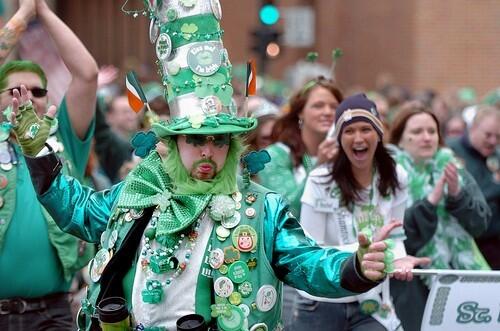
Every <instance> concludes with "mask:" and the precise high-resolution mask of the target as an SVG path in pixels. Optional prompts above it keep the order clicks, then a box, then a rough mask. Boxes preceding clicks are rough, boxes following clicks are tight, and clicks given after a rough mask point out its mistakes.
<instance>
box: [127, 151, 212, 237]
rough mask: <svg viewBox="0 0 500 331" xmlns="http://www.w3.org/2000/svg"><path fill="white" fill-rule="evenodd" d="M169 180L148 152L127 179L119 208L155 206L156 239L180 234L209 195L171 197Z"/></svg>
mask: <svg viewBox="0 0 500 331" xmlns="http://www.w3.org/2000/svg"><path fill="white" fill-rule="evenodd" d="M170 186H171V184H170V178H169V177H168V175H167V174H166V172H165V170H164V169H163V167H162V160H161V158H160V156H159V155H158V153H151V154H150V155H149V156H148V157H147V158H146V159H144V160H143V161H142V162H141V163H140V164H139V165H137V167H136V168H135V169H134V170H132V171H131V172H130V174H129V175H128V176H127V179H126V181H125V184H124V186H123V189H122V191H121V194H120V197H119V199H118V204H117V207H118V208H127V209H144V208H148V207H151V206H158V208H159V210H160V212H161V213H160V216H159V219H158V225H157V228H156V236H157V237H159V236H165V235H170V234H174V233H176V232H179V231H181V230H183V229H185V228H186V227H188V226H189V225H191V224H192V223H193V222H194V221H195V220H196V219H197V218H198V217H199V216H200V214H201V213H202V212H203V211H204V210H205V208H206V207H207V205H208V203H209V202H210V199H211V198H212V195H211V194H182V195H180V194H172V193H171V191H170Z"/></svg>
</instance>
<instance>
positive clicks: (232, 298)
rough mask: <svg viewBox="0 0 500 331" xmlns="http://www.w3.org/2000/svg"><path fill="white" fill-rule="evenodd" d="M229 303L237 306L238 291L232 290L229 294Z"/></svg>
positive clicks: (238, 299) (239, 297) (238, 302)
mask: <svg viewBox="0 0 500 331" xmlns="http://www.w3.org/2000/svg"><path fill="white" fill-rule="evenodd" d="M229 303H231V304H232V305H235V306H238V305H239V304H240V303H241V294H240V293H238V292H233V293H231V295H230V296H229Z"/></svg>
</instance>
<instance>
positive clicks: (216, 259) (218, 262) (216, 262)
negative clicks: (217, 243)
mask: <svg viewBox="0 0 500 331" xmlns="http://www.w3.org/2000/svg"><path fill="white" fill-rule="evenodd" d="M208 261H209V262H208V263H209V264H210V266H211V267H212V268H214V269H219V268H220V267H221V266H222V264H224V252H223V251H222V249H220V248H216V249H214V250H213V251H211V252H210V256H209V258H208Z"/></svg>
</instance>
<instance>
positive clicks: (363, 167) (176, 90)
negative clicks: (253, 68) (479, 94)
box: [0, 0, 500, 331]
mask: <svg viewBox="0 0 500 331" xmlns="http://www.w3.org/2000/svg"><path fill="white" fill-rule="evenodd" d="M180 2H182V6H173V5H171V4H167V3H166V2H165V3H164V6H157V5H155V4H153V2H149V3H148V4H147V6H148V9H147V10H148V12H149V14H150V16H151V17H153V18H154V20H155V21H154V24H157V25H158V26H159V27H160V26H161V27H162V31H170V32H169V33H172V31H174V30H175V29H180V24H178V22H179V21H181V23H182V22H187V23H189V24H192V25H194V26H195V27H197V28H200V29H201V30H202V31H200V32H192V33H191V32H189V33H188V32H186V31H184V32H183V33H182V34H181V33H179V34H173V35H170V36H169V35H168V33H161V34H160V35H159V36H156V37H155V36H154V33H153V32H154V29H153V30H152V31H153V32H150V33H152V34H153V35H152V36H150V37H151V38H153V37H155V38H160V39H161V38H163V39H166V38H169V39H168V40H169V42H170V43H171V44H170V46H169V47H171V48H172V49H170V50H169V52H170V53H169V54H167V55H165V54H163V53H161V51H165V48H162V49H161V51H160V50H158V49H157V56H158V58H159V62H160V63H161V65H162V66H163V67H162V68H165V70H164V71H162V74H163V75H164V77H162V82H164V83H165V86H164V85H162V84H158V83H155V82H149V83H148V84H144V92H145V95H146V98H147V100H148V101H149V105H148V107H149V108H151V109H148V107H144V109H143V110H142V111H141V112H139V113H135V112H133V111H132V108H131V107H130V105H129V101H128V100H129V99H128V97H127V93H130V91H127V89H126V87H125V86H124V84H120V83H119V81H121V80H123V81H124V79H122V78H123V77H122V75H121V74H120V72H121V70H120V69H118V68H116V67H113V66H103V67H101V69H99V67H98V64H97V63H96V61H95V60H94V58H93V57H92V54H91V53H90V52H89V51H88V50H87V49H86V48H85V46H84V45H83V43H82V42H81V41H80V40H79V39H78V37H77V36H76V35H75V34H74V33H73V32H72V31H71V29H70V28H69V27H68V26H67V25H66V24H65V23H64V22H63V21H62V20H61V19H60V18H58V17H57V15H56V14H55V13H54V12H53V11H52V9H51V8H50V7H49V6H48V5H47V3H46V1H45V0H19V7H18V8H19V9H18V10H17V11H16V12H15V14H14V15H13V16H12V17H11V18H10V19H9V20H8V22H7V23H6V24H5V25H4V27H3V28H2V29H1V31H0V61H1V62H2V63H1V66H0V111H1V114H2V115H1V121H2V125H1V127H0V283H1V284H4V285H2V286H0V329H1V330H74V329H76V328H78V329H80V330H101V329H102V330H106V326H107V325H112V326H113V327H116V328H117V330H150V331H152V330H155V331H160V330H176V329H177V330H188V329H187V328H186V329H183V328H182V327H183V326H182V325H183V323H184V325H188V324H191V325H196V326H195V327H192V330H225V331H238V330H243V331H248V330H250V331H265V330H283V329H285V330H306V329H311V330H323V329H325V325H331V326H332V329H336V330H337V329H338V330H357V331H363V330H403V329H404V330H420V327H421V323H422V319H423V314H424V309H425V306H426V302H427V298H428V296H429V290H430V287H431V285H432V281H431V278H429V277H414V276H413V274H412V272H411V270H412V269H415V268H433V269H457V270H500V254H499V253H498V247H500V146H499V142H500V90H495V91H493V92H491V93H489V94H488V95H486V96H485V97H484V98H483V99H479V98H476V97H475V96H474V98H472V97H471V95H472V94H473V93H472V92H471V90H470V89H461V90H460V89H459V90H453V91H446V92H441V93H438V92H436V91H433V90H425V91H409V90H407V89H405V88H403V87H400V86H397V85H394V84H385V85H383V86H378V87H377V88H376V89H374V90H360V89H359V88H356V89H353V90H351V91H350V90H348V89H346V90H343V89H341V88H340V86H341V85H342V84H339V82H337V81H335V80H334V79H333V78H332V77H334V76H333V75H330V76H329V75H328V73H325V75H324V76H317V77H305V78H304V82H303V84H302V86H301V87H300V88H299V89H297V91H294V92H293V93H292V95H291V96H289V97H288V98H286V96H280V98H279V99H285V100H286V102H284V103H283V104H280V105H277V104H274V103H273V102H272V99H271V98H267V96H266V95H260V96H250V97H248V98H247V99H246V100H245V99H242V100H241V102H240V104H239V105H237V108H238V109H240V110H244V111H235V106H234V103H235V98H232V93H233V90H232V87H231V64H230V62H229V59H228V54H227V53H225V54H222V52H221V53H220V54H219V53H217V52H219V49H223V44H222V39H221V35H222V33H220V31H219V33H214V32H213V29H217V28H219V20H220V7H217V6H215V7H214V5H213V3H215V2H217V1H208V0H199V1H198V3H196V1H195V2H192V1H187V0H183V1H180ZM155 3H156V2H155ZM217 3H218V2H217ZM169 6H170V7H169ZM197 6H200V8H201V9H200V10H201V14H200V13H199V12H196V13H197V14H196V15H194V14H193V12H192V10H193V8H196V7H197ZM174 14H175V15H174ZM35 19H36V20H38V21H39V22H40V23H41V24H42V25H43V27H44V28H45V30H46V31H47V33H48V34H49V35H50V37H51V39H52V40H53V42H54V45H55V47H56V49H57V53H58V55H59V56H60V57H61V59H62V61H63V62H64V65H65V66H66V67H67V69H68V71H69V73H70V76H71V79H70V81H69V84H68V85H67V86H66V88H65V92H64V93H63V95H64V98H63V99H62V101H61V102H60V103H57V104H56V105H50V104H51V102H50V100H49V96H48V90H50V88H51V82H50V81H48V80H47V75H46V73H45V72H44V70H43V69H42V67H41V66H40V65H39V64H37V63H35V62H32V61H28V60H22V59H19V60H7V57H8V56H9V54H10V53H11V50H12V49H14V47H15V46H16V44H17V43H18V40H19V39H20V38H21V37H22V35H23V32H24V31H25V30H26V29H27V26H28V23H29V22H30V21H32V20H35ZM167 27H168V28H169V29H171V30H169V29H167ZM203 29H205V30H206V29H212V30H207V31H204V30H203ZM194 31H197V30H194ZM208 32H210V33H208ZM202 33H203V36H204V37H203V38H204V40H203V41H200V38H198V36H201V35H202ZM158 34H159V32H158ZM187 35H188V36H187ZM214 45H215V46H216V47H215V49H216V51H214V50H213V48H214ZM189 47H191V48H189ZM196 47H198V48H196ZM188 49H189V52H188V51H187V50H188ZM196 49H203V50H204V52H205V53H210V52H216V53H214V54H215V55H214V54H212V55H211V57H212V61H213V63H210V64H209V65H207V64H206V63H205V62H204V61H207V54H204V56H205V57H204V58H203V59H202V58H200V57H196ZM209 55H210V54H209ZM216 55H217V56H216ZM214 57H217V58H220V59H221V60H220V61H219V62H218V60H217V61H215V60H213V58H214ZM192 62H196V63H195V64H196V65H192ZM204 63H205V64H204ZM213 68H216V69H215V71H211V70H213ZM207 71H208V73H207ZM330 74H331V73H330ZM191 81H192V84H191V83H190V82H191ZM242 85H244V84H242ZM257 94H259V93H257ZM275 99H276V98H275ZM167 100H168V102H167ZM49 105H50V106H49ZM139 150H140V151H141V152H138V151H139ZM5 284H8V286H6V285H5ZM109 302H111V303H112V304H110V305H107V303H109ZM409 302H411V305H409V304H408V303H409ZM118 306H119V307H120V309H119V311H113V309H112V308H116V307H118ZM186 327H187V326H186ZM196 327H198V329H197V328H196ZM113 330H115V329H113Z"/></svg>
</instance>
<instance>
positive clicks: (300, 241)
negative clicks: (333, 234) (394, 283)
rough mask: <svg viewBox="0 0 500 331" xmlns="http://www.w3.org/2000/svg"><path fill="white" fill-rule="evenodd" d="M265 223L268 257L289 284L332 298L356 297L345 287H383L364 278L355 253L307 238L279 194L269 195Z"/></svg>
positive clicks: (279, 276)
mask: <svg viewBox="0 0 500 331" xmlns="http://www.w3.org/2000/svg"><path fill="white" fill-rule="evenodd" d="M264 222H265V223H264V226H265V228H264V237H265V250H266V256H267V258H268V259H269V261H272V266H273V269H274V272H275V273H276V276H277V277H278V278H279V279H280V280H282V281H283V282H285V283H286V284H288V285H290V286H292V287H295V288H297V289H300V290H304V291H306V292H308V293H310V294H311V295H315V296H321V297H330V298H338V297H344V296H350V295H353V294H354V293H353V292H351V291H349V290H347V289H346V288H347V287H343V284H348V285H349V287H350V288H352V289H353V290H354V289H357V291H356V292H361V291H364V290H367V289H369V288H373V287H375V286H376V285H378V284H379V283H377V282H371V281H369V280H367V279H365V278H364V277H362V276H361V275H360V271H359V266H357V264H356V258H355V257H354V255H353V254H352V253H348V252H344V251H340V250H338V249H335V248H329V249H327V248H321V247H320V246H318V245H317V244H316V242H315V241H314V240H312V239H310V238H308V237H306V235H305V234H304V231H303V230H302V228H301V226H300V224H299V222H298V221H297V219H296V218H295V217H294V216H293V215H292V214H291V213H290V212H289V211H288V206H287V205H286V203H285V202H284V201H283V199H282V198H281V197H280V196H279V195H278V194H275V193H268V194H267V195H266V202H265V221H264ZM268 238H272V240H268ZM346 271H347V272H346Z"/></svg>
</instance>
